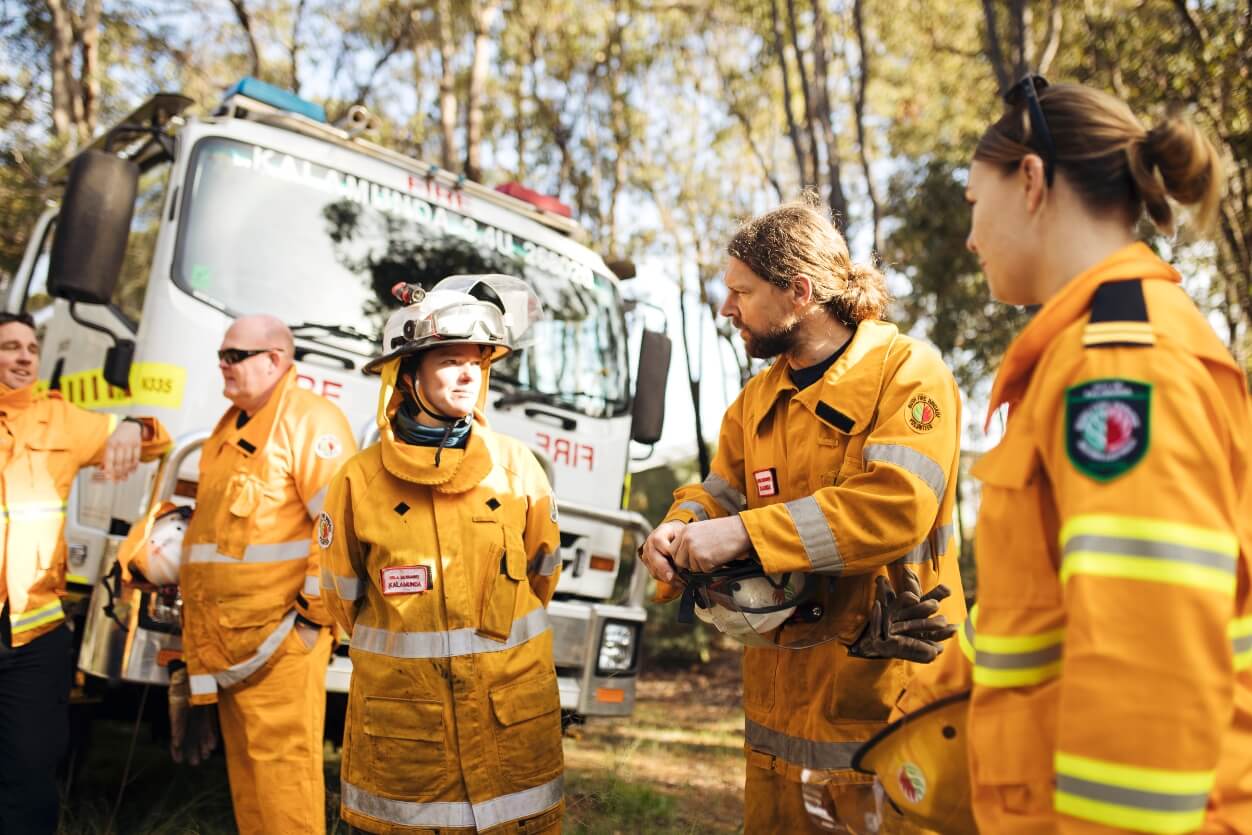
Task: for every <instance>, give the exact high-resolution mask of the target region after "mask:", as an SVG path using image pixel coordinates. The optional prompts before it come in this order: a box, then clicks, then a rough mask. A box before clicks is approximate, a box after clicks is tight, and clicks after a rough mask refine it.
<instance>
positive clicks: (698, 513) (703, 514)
mask: <svg viewBox="0 0 1252 835" xmlns="http://www.w3.org/2000/svg"><path fill="white" fill-rule="evenodd" d="M709 477H710V478H712V476H709ZM675 509H676V510H685V511H687V512H688V513H690V514H691V515H692V516H694V517H696V521H697V522H703V521H705V520H706V519H708V518H709V512H708V511H707V510H705V509H704V505H702V504H700V503H699V502H683V503H681V504H680V505H678V507H677V508H675Z"/></svg>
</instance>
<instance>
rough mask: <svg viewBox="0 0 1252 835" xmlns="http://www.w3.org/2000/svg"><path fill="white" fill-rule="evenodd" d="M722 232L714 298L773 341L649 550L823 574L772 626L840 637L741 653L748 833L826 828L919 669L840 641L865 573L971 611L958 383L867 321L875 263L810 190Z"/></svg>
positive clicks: (857, 806) (666, 561)
mask: <svg viewBox="0 0 1252 835" xmlns="http://www.w3.org/2000/svg"><path fill="white" fill-rule="evenodd" d="M728 250H729V254H730V256H731V257H730V263H729V266H728V268H727V270H726V275H725V283H726V289H727V298H726V301H725V303H724V304H723V305H722V310H721V313H722V315H725V316H729V317H730V318H731V319H732V321H733V322H734V323H735V325H736V326H737V327H738V328H739V331H740V335H741V336H742V337H743V339H744V343H745V347H746V348H747V351H748V353H749V354H750V355H751V356H754V357H762V358H764V357H779V359H778V360H777V361H775V362H774V364H773V365H772V366H770V368H768V369H767V370H765V371H763V372H761V373H760V374H758V375H756V376H755V377H753V378H752V379H751V380H750V381H749V382H748V384H747V386H746V387H745V388H744V390H743V392H742V393H741V394H740V396H739V397H738V399H736V400H735V402H734V403H733V404H731V406H730V408H729V409H728V410H727V412H726V415H725V417H724V418H723V420H722V429H721V436H720V439H719V441H718V448H717V454H716V457H715V458H714V461H713V465H712V471H711V473H710V474H709V476H708V478H707V479H705V481H704V482H703V483H702V484H699V485H694V486H690V487H684V488H681V489H679V490H678V491H677V492H676V493H675V495H674V498H675V503H674V506H673V507H672V508H671V509H670V512H669V514H668V515H667V516H666V518H665V521H664V522H663V523H662V524H661V525H660V526H659V527H658V528H657V529H656V530H655V531H654V532H653V533H652V535H651V536H650V537H649V539H648V541H647V543H646V544H645V546H644V548H643V551H642V558H643V559H644V561H645V563H646V564H647V565H648V568H649V570H650V571H651V573H652V574H653V576H654V577H656V578H657V579H658V580H661V581H663V582H665V583H669V582H672V581H673V580H674V578H675V573H674V571H673V568H672V566H671V564H670V561H672V562H673V564H675V565H677V566H678V567H679V568H682V569H690V570H693V571H698V572H708V571H711V570H713V569H716V568H718V567H719V566H722V565H724V564H726V563H729V562H732V561H735V560H742V559H745V558H747V559H751V560H756V561H759V563H760V565H761V567H762V568H763V570H764V571H765V572H766V573H768V574H772V575H785V574H787V573H789V572H790V573H792V574H794V573H796V572H799V573H802V574H804V575H806V576H807V577H808V581H809V582H810V583H814V584H816V585H818V586H819V587H820V588H821V589H822V598H821V599H822V601H823V606H822V609H823V611H822V613H821V614H820V621H819V622H818V623H817V624H813V623H796V622H794V621H789V622H788V623H787V624H784V625H783V626H782V627H780V628H779V629H778V630H777V631H776V632H773V633H771V634H770V635H769V636H768V639H769V640H771V641H776V642H777V645H778V647H781V646H785V645H787V643H788V634H789V633H790V632H796V633H798V634H801V635H803V634H813V633H814V630H819V631H820V632H821V633H823V634H825V635H827V636H829V637H830V638H832V639H834V640H832V641H829V642H826V643H823V644H821V645H818V646H813V647H812V648H808V649H782V648H778V647H760V646H749V647H747V648H746V649H745V652H744V660H743V679H744V694H743V702H744V710H745V713H746V719H747V724H746V728H745V737H746V739H745V749H746V753H747V758H748V768H747V785H746V790H745V798H744V816H745V832H748V833H772V832H789V833H791V832H809V831H813V832H819V831H823V828H822V822H821V821H822V817H823V813H822V810H821V808H820V807H821V806H822V805H826V806H827V807H828V806H830V805H833V810H831V809H829V808H827V809H826V810H825V815H826V817H827V818H829V817H834V818H836V819H843V820H845V821H856V820H861V819H863V817H864V814H865V813H866V812H867V811H875V810H874V808H873V807H874V796H873V792H872V787H871V785H870V782H869V781H870V778H869V777H867V776H865V775H860V774H857V773H856V772H854V771H852V770H851V760H852V755H853V753H854V752H855V751H856V749H857V748H858V747H859V745H860V744H861V743H862V742H864V741H865V740H867V739H868V738H869V737H870V736H872V735H873V734H874V733H875V732H876V731H878V730H879V729H881V728H882V727H884V725H885V722H886V719H887V716H888V714H889V713H890V711H891V707H892V704H893V703H894V700H895V698H896V695H897V693H899V691H900V689H901V687H902V686H903V685H904V683H905V682H906V681H907V680H908V678H909V676H910V675H911V672H912V667H913V665H911V664H909V663H908V662H906V661H904V660H901V659H898V658H896V659H886V658H864V657H856V654H855V652H850V651H849V649H848V646H850V645H853V644H856V643H858V638H860V637H861V636H862V633H863V632H864V631H865V629H866V622H867V616H868V615H869V613H870V609H871V604H872V603H873V600H874V594H875V586H876V585H877V582H876V581H877V578H879V577H883V578H890V579H891V581H892V583H893V584H894V585H895V586H896V587H898V588H899V587H902V586H903V585H904V584H906V583H907V584H908V585H913V583H914V582H917V583H919V584H920V588H924V589H929V588H932V587H934V586H935V585H936V584H937V583H943V584H945V585H947V587H948V588H949V589H951V590H952V591H953V592H955V593H954V594H953V596H952V597H951V598H949V599H948V600H947V601H945V602H944V603H943V605H942V607H941V609H940V611H941V612H942V613H943V615H944V616H945V617H946V618H947V619H948V620H950V621H952V622H960V621H962V620H964V602H963V598H962V596H961V594H960V589H961V584H960V578H959V572H958V569H957V562H956V557H957V554H956V548H955V545H954V542H953V516H952V514H953V505H954V497H955V491H956V472H957V459H958V454H959V439H960V427H961V421H960V398H959V395H958V393H957V389H956V384H955V381H954V380H953V378H952V375H951V373H950V372H949V371H948V369H947V368H946V367H945V366H944V364H943V362H942V360H941V359H940V357H939V356H938V355H937V354H936V353H935V352H934V351H933V350H931V349H930V348H928V347H926V346H924V345H922V344H920V343H918V342H917V341H915V340H913V339H910V338H909V337H907V336H904V335H902V334H900V333H898V332H897V330H896V328H895V327H894V326H892V325H889V324H887V323H885V322H882V321H879V319H880V317H881V315H882V314H883V312H884V309H885V307H886V304H887V293H886V288H885V285H884V282H883V279H882V276H881V275H879V274H878V273H877V272H876V271H875V270H873V269H871V268H866V267H859V266H856V265H853V264H851V263H850V261H849V258H848V252H847V246H846V244H845V243H844V241H843V239H842V237H841V236H840V235H839V233H838V232H837V231H836V230H835V228H834V226H833V225H832V224H831V222H830V220H829V218H828V217H826V216H824V215H823V214H822V213H820V212H818V211H817V210H816V209H814V208H812V207H811V206H808V205H805V204H789V205H785V206H782V207H780V208H779V209H776V210H774V211H772V212H769V213H767V214H765V215H762V216H761V217H758V218H756V219H754V220H752V221H749V222H748V223H746V224H745V225H744V226H743V227H741V228H740V230H739V231H738V232H737V233H736V234H735V236H734V238H733V239H732V241H731V243H730V246H729V247H728ZM806 784H807V785H806ZM815 785H816V786H819V787H823V788H824V792H814V791H813V788H814V786H815ZM815 797H823V798H824V804H823V803H821V802H815V800H814V798H815ZM815 806H816V807H819V808H812V807H815ZM810 809H811V811H810Z"/></svg>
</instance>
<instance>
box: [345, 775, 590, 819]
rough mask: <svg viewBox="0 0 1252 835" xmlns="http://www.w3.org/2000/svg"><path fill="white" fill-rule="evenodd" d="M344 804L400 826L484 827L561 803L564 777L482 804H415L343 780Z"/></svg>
mask: <svg viewBox="0 0 1252 835" xmlns="http://www.w3.org/2000/svg"><path fill="white" fill-rule="evenodd" d="M341 786H342V791H343V805H344V808H346V809H351V810H352V811H353V812H357V813H359V814H362V815H368V816H369V817H371V818H374V819H375V820H380V821H386V822H388V823H392V824H396V825H399V826H412V827H418V826H420V827H430V828H435V827H439V828H444V827H447V828H457V827H462V828H466V829H477V830H480V831H481V830H483V829H488V828H490V827H493V826H499V825H500V824H502V823H508V822H510V821H515V820H520V819H521V818H528V817H533V816H535V815H538V814H540V813H541V812H546V811H547V810H548V809H551V808H552V807H553V806H555V805H556V804H558V803H560V802H561V798H562V796H563V795H564V794H565V776H564V775H559V776H557V777H556V778H555V779H553V780H549V781H548V782H547V783H544V784H543V785H541V786H535V787H534V788H532V789H523V790H522V791H519V792H514V793H513V794H506V795H502V796H500V797H493V798H492V799H491V800H484V801H483V802H482V803H472V804H471V803H453V802H446V801H445V802H436V803H415V802H413V801H410V800H392V799H391V798H389V797H382V796H381V795H377V794H373V793H372V792H368V791H366V790H365V789H362V788H359V787H357V786H354V785H352V784H351V783H349V782H348V781H347V780H342V781H341Z"/></svg>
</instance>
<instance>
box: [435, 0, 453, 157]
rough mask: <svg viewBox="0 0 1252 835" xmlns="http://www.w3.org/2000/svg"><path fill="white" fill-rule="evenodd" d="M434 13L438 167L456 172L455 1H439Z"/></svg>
mask: <svg viewBox="0 0 1252 835" xmlns="http://www.w3.org/2000/svg"><path fill="white" fill-rule="evenodd" d="M435 13H436V15H437V16H438V18H439V25H438V29H439V39H438V44H437V47H436V49H437V51H438V52H439V128H440V134H441V136H442V140H443V142H442V145H441V148H440V150H441V152H442V153H441V156H440V159H439V164H440V165H441V166H443V167H444V168H446V169H448V170H449V171H455V170H456V159H457V156H458V154H457V150H456V123H457V100H456V70H455V69H454V68H453V60H452V58H453V54H454V50H455V48H456V47H455V42H454V41H453V38H452V0H438V2H437V4H436V7H435Z"/></svg>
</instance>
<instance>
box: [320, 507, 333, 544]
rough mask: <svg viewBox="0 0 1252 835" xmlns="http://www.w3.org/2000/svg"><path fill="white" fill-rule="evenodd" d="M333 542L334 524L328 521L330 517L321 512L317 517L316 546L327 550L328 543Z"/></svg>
mask: <svg viewBox="0 0 1252 835" xmlns="http://www.w3.org/2000/svg"><path fill="white" fill-rule="evenodd" d="M334 541H335V523H334V522H332V521H330V517H329V516H327V515H326V513H325V512H323V513H322V514H321V515H320V516H318V517H317V544H318V545H320V546H321V547H323V548H329V547H330V543H332V542H334Z"/></svg>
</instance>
